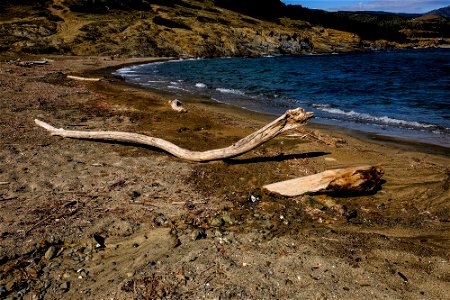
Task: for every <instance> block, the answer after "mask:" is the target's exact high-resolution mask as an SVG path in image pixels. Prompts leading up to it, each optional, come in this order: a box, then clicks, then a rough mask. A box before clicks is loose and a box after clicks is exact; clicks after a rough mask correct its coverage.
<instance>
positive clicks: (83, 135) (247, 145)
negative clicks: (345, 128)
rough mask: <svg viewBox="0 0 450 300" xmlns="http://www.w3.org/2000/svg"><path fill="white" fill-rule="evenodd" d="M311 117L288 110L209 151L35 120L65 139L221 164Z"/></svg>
mask: <svg viewBox="0 0 450 300" xmlns="http://www.w3.org/2000/svg"><path fill="white" fill-rule="evenodd" d="M312 117H314V114H313V113H311V112H306V111H305V110H304V109H302V108H297V109H293V110H288V111H287V112H286V113H285V114H283V115H282V116H280V117H279V118H278V119H276V120H274V121H273V122H271V123H269V124H267V125H266V126H264V127H263V128H261V129H259V130H257V131H255V132H254V133H252V134H250V135H248V136H246V137H244V138H243V139H241V140H239V141H237V142H236V143H234V144H233V145H231V146H229V147H226V148H221V149H215V150H208V151H191V150H187V149H184V148H181V147H178V146H177V145H175V144H173V143H171V142H169V141H166V140H164V139H161V138H156V137H151V136H147V135H143V134H138V133H129V132H119V131H78V130H65V129H62V128H55V127H53V126H52V125H50V124H48V123H45V122H43V121H40V120H37V119H36V120H34V121H35V123H36V124H37V125H38V126H41V127H43V128H45V129H46V130H48V131H49V132H50V134H51V135H58V136H62V137H68V138H77V139H94V140H106V141H116V142H126V143H135V144H143V145H148V146H152V147H156V148H159V149H162V150H164V151H166V152H168V153H170V154H172V155H174V156H176V157H179V158H181V159H185V160H190V161H211V160H220V159H226V158H231V157H236V156H239V155H241V154H244V153H246V152H248V151H250V150H253V149H254V148H256V147H258V146H260V145H262V144H264V143H265V142H267V141H269V140H271V139H273V138H274V137H276V136H277V135H279V134H282V133H284V132H286V131H288V130H291V129H294V128H297V127H298V126H300V125H301V124H304V123H306V122H307V121H308V120H309V119H311V118H312Z"/></svg>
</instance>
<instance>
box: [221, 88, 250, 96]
mask: <svg viewBox="0 0 450 300" xmlns="http://www.w3.org/2000/svg"><path fill="white" fill-rule="evenodd" d="M216 91H219V92H221V93H224V94H235V95H245V93H244V92H242V91H240V90H235V89H226V88H216Z"/></svg>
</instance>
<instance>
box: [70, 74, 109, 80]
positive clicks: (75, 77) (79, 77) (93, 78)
mask: <svg viewBox="0 0 450 300" xmlns="http://www.w3.org/2000/svg"><path fill="white" fill-rule="evenodd" d="M67 78H68V79H72V80H80V81H100V80H101V78H96V77H81V76H75V75H67Z"/></svg>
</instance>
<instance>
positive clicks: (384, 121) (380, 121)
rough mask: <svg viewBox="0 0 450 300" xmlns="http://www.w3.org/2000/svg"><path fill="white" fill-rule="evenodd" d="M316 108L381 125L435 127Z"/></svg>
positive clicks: (326, 108) (353, 112) (339, 110)
mask: <svg viewBox="0 0 450 300" xmlns="http://www.w3.org/2000/svg"><path fill="white" fill-rule="evenodd" d="M317 109H318V110H321V111H325V112H328V113H330V114H335V115H344V116H349V117H353V118H355V119H359V120H364V121H371V122H374V123H378V124H382V125H397V126H402V127H413V128H433V127H436V126H435V125H431V124H424V123H419V122H416V121H405V120H399V119H394V118H390V117H388V116H383V117H375V116H372V115H369V114H366V113H358V112H355V111H353V110H351V111H343V110H341V109H338V108H329V107H317Z"/></svg>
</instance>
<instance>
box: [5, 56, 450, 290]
mask: <svg viewBox="0 0 450 300" xmlns="http://www.w3.org/2000/svg"><path fill="white" fill-rule="evenodd" d="M11 59H16V57H2V58H1V63H0V91H1V93H0V99H1V101H0V114H1V118H0V136H1V139H0V158H1V160H0V161H1V164H0V237H1V239H0V270H1V271H0V298H1V299H17V298H19V299H20V298H22V299H361V298H363V297H365V298H370V299H446V298H447V297H448V295H449V293H450V288H449V286H450V285H449V282H450V264H449V260H450V256H449V253H450V242H449V238H450V223H449V222H450V202H449V199H450V169H449V168H450V167H449V166H450V156H449V150H448V149H445V148H440V149H438V151H429V150H430V147H428V146H427V145H425V146H424V145H405V144H403V145H401V144H399V143H398V142H396V141H395V140H393V141H389V142H388V141H383V140H378V141H371V140H369V139H367V138H362V137H358V136H352V135H349V134H346V133H345V132H342V131H334V130H332V128H330V127H324V126H316V125H314V126H311V125H307V126H306V127H305V128H304V129H302V130H297V131H294V132H292V133H291V134H292V136H281V137H277V138H275V139H273V140H272V141H270V142H268V143H267V144H264V145H263V146H261V147H259V148H256V149H255V150H253V151H251V152H249V153H247V154H245V155H243V156H239V157H236V158H234V159H228V160H226V161H216V162H208V163H195V162H187V161H183V160H180V159H177V158H175V157H173V156H171V155H169V154H167V153H164V152H162V151H159V150H157V149H154V148H151V147H144V146H139V145H131V144H123V143H108V142H101V141H92V140H89V141H88V140H76V139H64V138H60V137H55V136H51V135H49V134H48V133H47V132H46V131H45V130H44V129H42V128H40V127H37V126H36V125H35V124H34V119H35V118H38V119H41V120H43V121H46V122H48V123H50V124H52V125H54V126H55V127H63V128H66V129H75V130H117V131H127V132H136V133H142V134H146V135H150V136H155V137H160V138H164V139H166V140H169V141H171V142H173V143H175V144H177V145H179V146H182V147H185V148H188V149H191V150H207V149H214V148H221V147H225V146H228V145H231V144H232V143H233V142H235V141H237V140H239V139H240V138H242V137H244V136H245V135H247V134H249V133H251V132H253V131H255V130H257V129H259V128H260V127H262V126H264V125H265V124H267V123H268V122H270V121H271V120H273V119H275V118H276V116H272V115H265V114H258V113H254V112H250V111H246V110H243V109H239V108H236V107H232V106H229V105H224V104H219V103H213V102H211V101H209V100H208V99H205V98H196V97H192V99H184V106H185V108H186V109H187V110H188V112H187V113H178V112H176V111H174V110H172V109H171V108H170V106H169V105H168V104H167V101H168V100H172V98H171V95H169V94H161V93H156V92H153V91H150V90H145V89H143V88H141V87H139V86H134V85H129V84H126V83H125V82H124V81H123V80H122V79H121V78H118V77H115V76H113V75H111V72H112V71H113V70H114V69H116V68H118V67H119V66H124V65H130V64H136V63H144V62H151V61H156V60H159V59H160V58H147V59H143V58H139V59H138V58H136V59H125V58H111V57H68V56H64V57H62V56H55V57H50V56H49V57H47V59H48V63H47V64H45V65H33V66H29V67H24V66H19V65H17V64H13V63H8V61H10V60H11ZM22 59H24V60H25V58H22ZM27 59H30V60H39V59H41V57H30V58H27ZM67 75H76V76H84V77H99V78H101V80H100V81H98V82H88V81H78V80H71V79H68V78H67V77H66V76H67ZM424 149H426V150H428V151H423V150H424ZM431 150H432V149H431ZM429 152H437V154H433V153H429ZM358 165H376V166H381V167H382V168H383V169H384V173H385V174H384V177H383V183H382V185H381V188H380V190H378V191H377V192H375V193H372V194H369V195H355V196H346V197H344V196H337V195H326V194H317V195H307V196H301V197H293V198H284V197H275V196H271V195H267V194H265V193H262V192H261V187H262V186H263V185H265V184H268V183H273V182H276V181H281V180H287V179H291V178H295V177H299V176H305V175H311V174H315V173H318V172H322V171H325V170H329V169H335V168H343V167H351V166H358ZM255 199H256V200H255ZM446 295H447V296H446Z"/></svg>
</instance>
